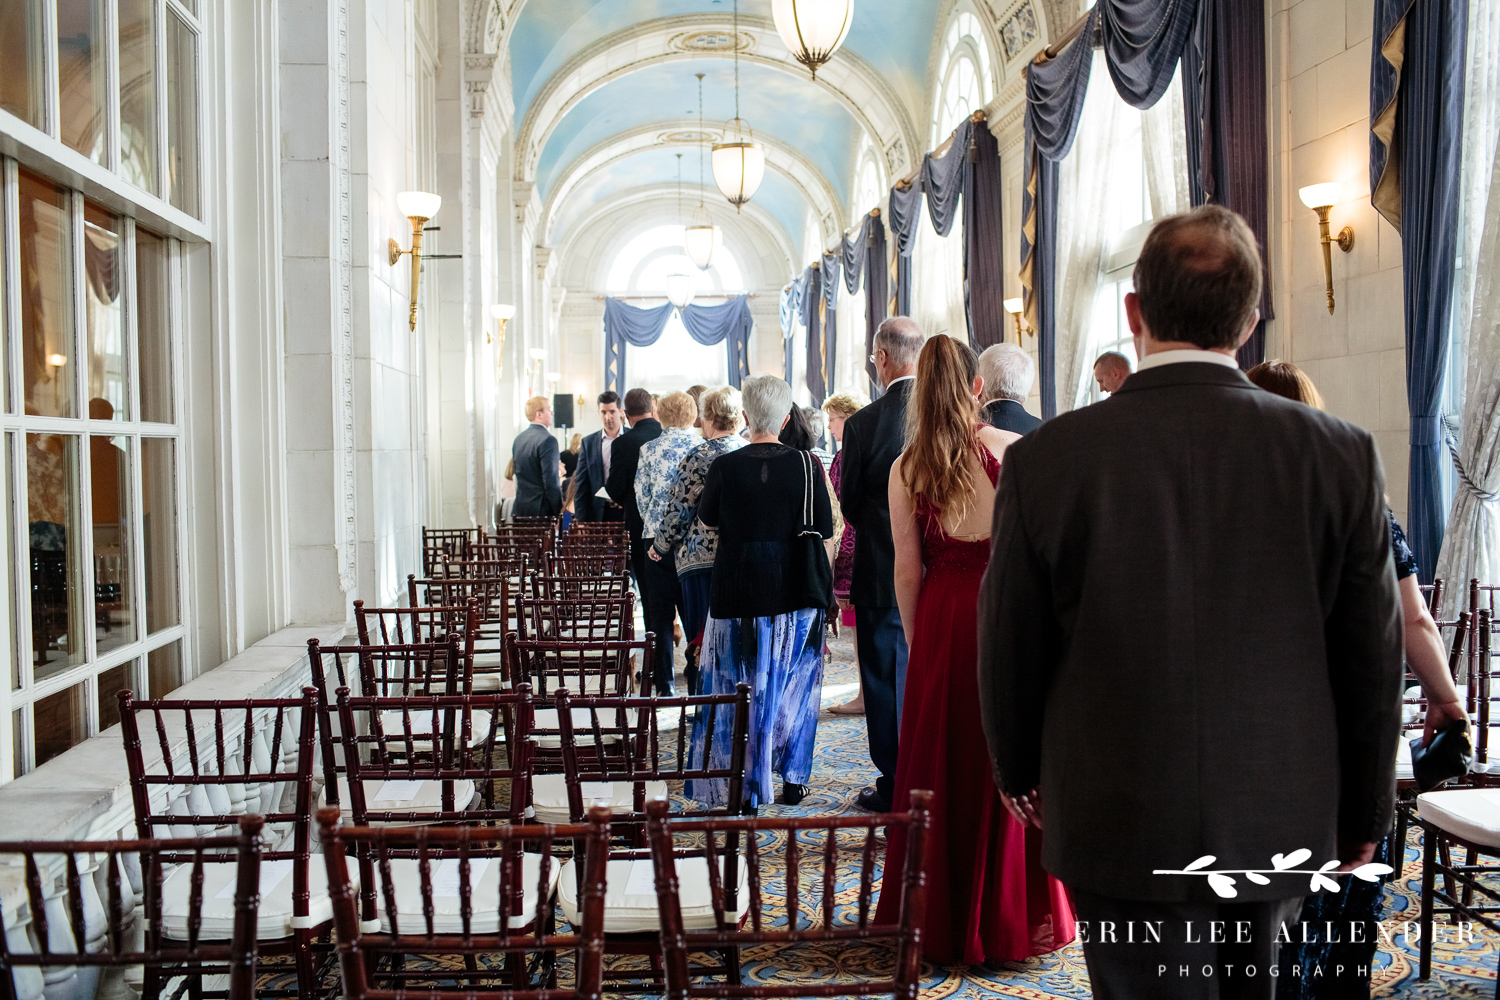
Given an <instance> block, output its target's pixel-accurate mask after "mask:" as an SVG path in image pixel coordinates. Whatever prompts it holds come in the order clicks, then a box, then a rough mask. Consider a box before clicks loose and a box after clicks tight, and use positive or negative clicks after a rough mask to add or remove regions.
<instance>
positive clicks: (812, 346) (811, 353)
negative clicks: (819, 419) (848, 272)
mask: <svg viewBox="0 0 1500 1000" xmlns="http://www.w3.org/2000/svg"><path fill="white" fill-rule="evenodd" d="M806 275H807V291H806V293H805V294H804V295H803V296H802V316H803V322H804V324H805V325H806V326H807V391H808V392H809V393H811V394H812V401H813V405H814V406H822V405H823V400H824V399H826V398H827V395H828V387H827V384H826V383H825V382H824V381H823V367H824V354H823V310H822V309H820V308H819V306H821V305H822V304H823V268H822V266H821V265H819V264H814V265H812V266H811V267H809V268H808V269H807V272H806Z"/></svg>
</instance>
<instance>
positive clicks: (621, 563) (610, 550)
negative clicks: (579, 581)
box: [542, 546, 630, 576]
mask: <svg viewBox="0 0 1500 1000" xmlns="http://www.w3.org/2000/svg"><path fill="white" fill-rule="evenodd" d="M629 561H630V551H629V549H628V548H627V547H624V546H622V547H620V548H615V547H613V546H609V547H602V546H601V547H599V548H593V547H592V546H590V547H584V546H579V547H576V548H571V549H568V548H565V549H563V552H562V555H556V556H554V555H549V556H547V557H546V558H545V559H543V560H542V572H543V573H545V574H546V575H548V576H624V575H625V569H626V565H627V564H628V563H629Z"/></svg>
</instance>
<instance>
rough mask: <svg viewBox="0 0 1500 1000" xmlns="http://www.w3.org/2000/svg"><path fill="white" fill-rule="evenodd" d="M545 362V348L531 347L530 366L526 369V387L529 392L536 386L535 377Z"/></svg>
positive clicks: (539, 373) (540, 371)
mask: <svg viewBox="0 0 1500 1000" xmlns="http://www.w3.org/2000/svg"><path fill="white" fill-rule="evenodd" d="M546 360H547V349H546V348H545V347H533V348H532V349H531V365H530V366H529V367H528V368H527V369H526V386H527V389H528V390H530V388H531V386H533V385H535V384H536V380H537V376H539V375H541V373H542V365H543V363H545V362H546Z"/></svg>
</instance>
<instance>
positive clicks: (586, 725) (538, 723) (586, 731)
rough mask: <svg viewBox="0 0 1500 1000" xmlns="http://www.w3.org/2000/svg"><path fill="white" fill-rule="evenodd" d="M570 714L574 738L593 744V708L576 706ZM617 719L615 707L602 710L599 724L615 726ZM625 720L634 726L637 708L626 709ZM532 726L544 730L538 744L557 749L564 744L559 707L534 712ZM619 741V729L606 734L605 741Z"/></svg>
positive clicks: (582, 742)
mask: <svg viewBox="0 0 1500 1000" xmlns="http://www.w3.org/2000/svg"><path fill="white" fill-rule="evenodd" d="M569 714H570V715H571V716H572V717H573V738H574V739H575V740H576V741H577V744H578V746H581V747H583V746H593V745H594V730H593V725H594V716H593V710H592V709H587V708H575V709H573V710H572V711H571V712H570V713H569ZM615 719H616V716H615V711H614V709H610V710H609V711H608V712H605V711H603V710H600V712H599V725H600V727H601V728H606V729H607V728H609V727H613V726H614V725H615V724H616V723H615ZM625 720H626V724H627V725H629V726H632V727H633V726H634V725H635V709H633V708H630V709H626V710H625ZM532 726H533V728H535V729H537V730H540V731H543V732H541V733H540V734H539V735H538V736H537V737H536V743H537V746H539V747H545V748H546V749H549V750H556V749H558V748H559V747H561V746H562V734H561V733H559V732H558V731H557V729H558V719H557V709H555V708H539V709H537V710H536V711H535V712H534V713H533V714H532ZM619 741H620V733H619V731H618V730H616V731H614V732H606V733H605V734H604V742H606V743H618V742H619Z"/></svg>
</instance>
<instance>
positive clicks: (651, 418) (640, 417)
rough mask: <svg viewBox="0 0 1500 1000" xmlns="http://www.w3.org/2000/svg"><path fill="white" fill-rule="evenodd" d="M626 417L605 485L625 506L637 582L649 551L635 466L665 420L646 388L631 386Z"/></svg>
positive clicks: (631, 559) (659, 432)
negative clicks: (643, 539)
mask: <svg viewBox="0 0 1500 1000" xmlns="http://www.w3.org/2000/svg"><path fill="white" fill-rule="evenodd" d="M625 419H626V421H627V422H629V424H630V430H628V431H626V432H625V433H624V434H621V435H620V436H619V437H618V438H617V439H616V440H615V443H614V446H613V447H612V448H611V449H610V461H609V478H608V479H606V480H605V484H604V488H605V489H606V490H608V491H609V498H610V499H611V500H613V501H614V502H615V503H617V504H619V505H620V506H621V507H624V508H625V528H626V530H627V531H629V532H630V571H631V572H632V573H634V574H635V579H636V585H637V587H639V586H640V581H641V580H642V579H643V571H644V567H643V565H642V563H643V560H645V558H646V550H645V548H644V547H642V545H641V529H642V528H643V527H645V525H644V523H643V522H642V521H641V510H640V508H639V507H637V506H636V502H635V469H636V466H637V465H638V464H639V463H640V460H641V445H643V444H645V443H646V442H647V441H655V440H656V439H657V438H659V437H661V423H660V422H658V421H657V419H656V402H655V400H653V399H652V398H651V393H649V392H647V391H646V390H645V389H631V390H630V391H629V392H627V393H626V394H625Z"/></svg>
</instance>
